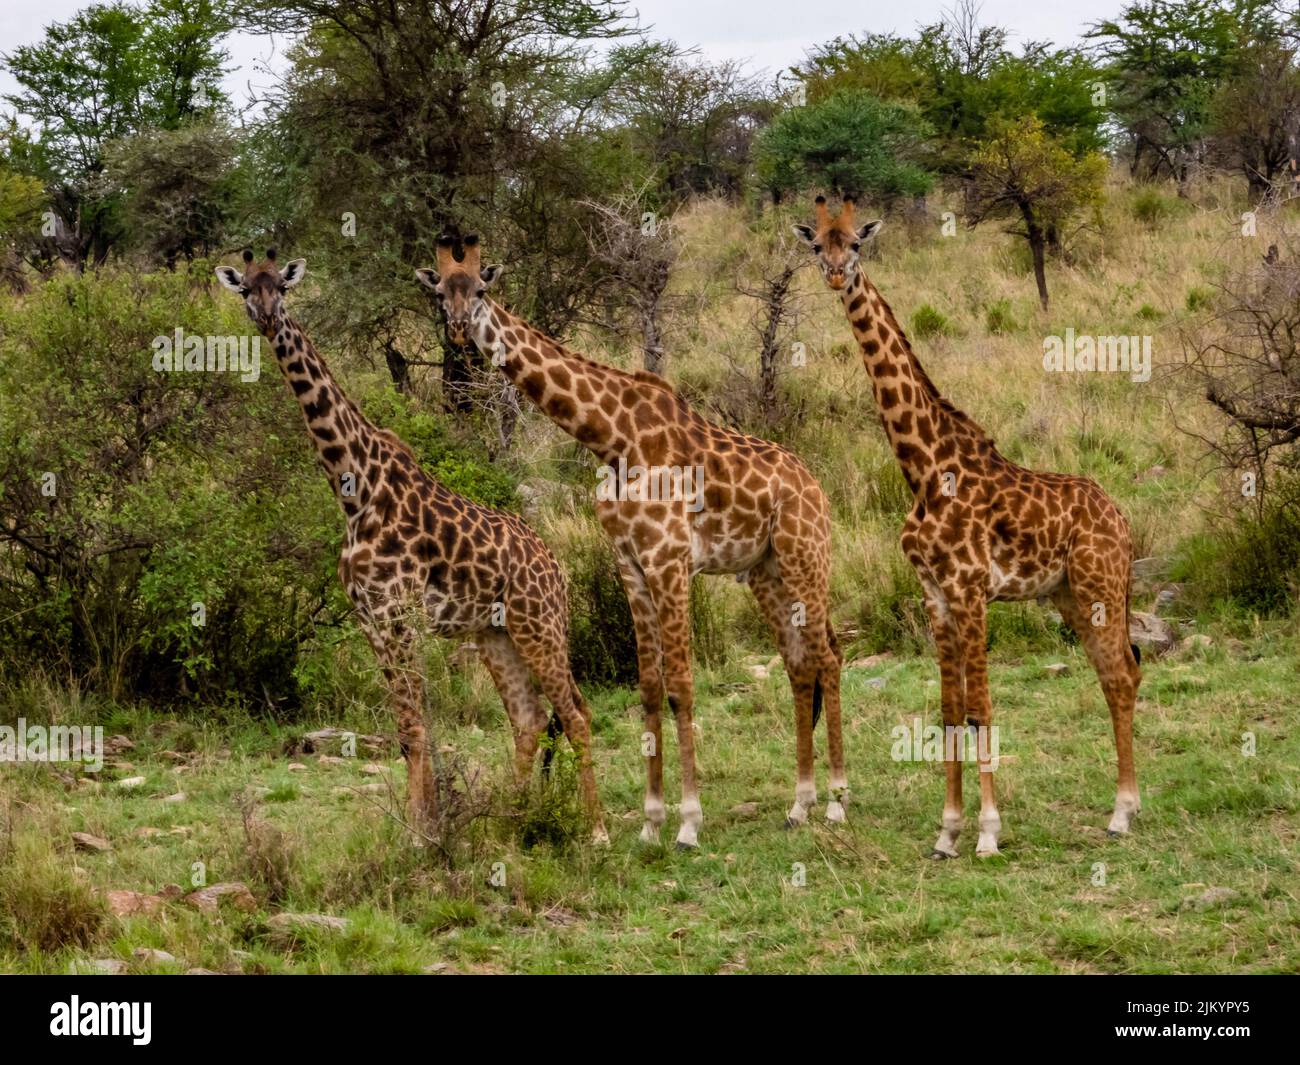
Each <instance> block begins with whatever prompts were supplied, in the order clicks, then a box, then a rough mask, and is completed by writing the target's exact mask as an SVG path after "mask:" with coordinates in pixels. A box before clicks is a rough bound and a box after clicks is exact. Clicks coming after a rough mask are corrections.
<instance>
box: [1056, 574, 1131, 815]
mask: <svg viewBox="0 0 1300 1065" xmlns="http://www.w3.org/2000/svg"><path fill="white" fill-rule="evenodd" d="M1125 568H1126V569H1127V559H1126V560H1125ZM1069 573H1070V583H1069V585H1068V586H1065V587H1062V588H1061V589H1059V590H1058V591H1057V592H1056V593H1055V594H1054V595H1053V596H1052V599H1053V601H1054V602H1055V603H1056V606H1057V609H1058V610H1060V612H1061V617H1062V618H1063V619H1064V620H1065V622H1066V623H1067V624H1068V625H1069V626H1070V628H1072V629H1074V631H1075V632H1076V633H1077V634H1078V636H1079V640H1080V642H1081V643H1082V644H1083V648H1084V650H1085V651H1086V652H1087V654H1088V660H1089V661H1090V662H1091V663H1092V667H1093V669H1095V670H1096V672H1097V679H1098V680H1099V681H1100V682H1101V690H1102V694H1103V695H1104V696H1105V698H1106V705H1107V706H1108V707H1109V708H1110V720H1111V728H1112V730H1113V731H1114V733H1115V755H1116V761H1117V763H1118V783H1117V786H1116V790H1115V810H1114V813H1113V814H1112V815H1111V819H1110V824H1109V825H1108V826H1107V829H1106V831H1107V833H1108V834H1109V835H1111V836H1119V835H1123V834H1125V833H1127V832H1128V830H1129V824H1130V822H1131V821H1132V819H1133V815H1134V814H1135V813H1137V812H1138V811H1139V810H1140V809H1141V808H1142V803H1141V799H1140V797H1139V795H1138V786H1137V772H1136V770H1135V769H1134V765H1133V710H1134V706H1135V704H1136V702H1137V689H1138V684H1139V683H1140V681H1141V679H1142V671H1141V669H1139V668H1138V664H1137V662H1136V661H1135V660H1134V658H1133V652H1132V650H1131V648H1130V647H1129V640H1128V588H1127V573H1125V576H1124V578H1123V579H1121V580H1107V579H1106V578H1105V576H1104V575H1102V574H1092V573H1089V572H1087V571H1086V569H1085V568H1084V567H1083V566H1080V565H1078V564H1076V563H1074V561H1073V560H1071V565H1070V568H1069Z"/></svg>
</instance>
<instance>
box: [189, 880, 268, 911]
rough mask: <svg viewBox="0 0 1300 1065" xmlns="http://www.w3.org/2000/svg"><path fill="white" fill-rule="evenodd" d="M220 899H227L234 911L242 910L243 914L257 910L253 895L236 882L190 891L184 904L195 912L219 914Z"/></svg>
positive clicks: (245, 886) (244, 886) (244, 885)
mask: <svg viewBox="0 0 1300 1065" xmlns="http://www.w3.org/2000/svg"><path fill="white" fill-rule="evenodd" d="M222 899H229V900H230V902H231V904H232V905H233V906H234V907H235V909H237V910H243V911H244V912H245V913H251V912H252V911H253V910H255V909H257V900H256V899H255V898H253V893H252V892H251V891H249V890H248V886H247V885H246V884H241V883H239V882H238V881H235V882H230V883H221V884H211V885H209V886H208V887H205V888H200V889H199V890H198V891H192V892H190V893H189V894H188V895H186V896H185V901H186V902H188V903H189V904H190V905H191V906H193V907H194V908H195V909H196V910H201V911H202V912H204V913H217V912H219V911H220V909H221V901H222Z"/></svg>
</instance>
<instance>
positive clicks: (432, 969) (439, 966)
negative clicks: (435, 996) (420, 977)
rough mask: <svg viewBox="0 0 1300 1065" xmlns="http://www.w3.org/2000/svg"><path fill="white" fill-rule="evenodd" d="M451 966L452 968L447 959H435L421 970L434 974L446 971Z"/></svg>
mask: <svg viewBox="0 0 1300 1065" xmlns="http://www.w3.org/2000/svg"><path fill="white" fill-rule="evenodd" d="M449 968H451V966H449V965H448V964H447V963H446V962H445V961H435V962H434V963H433V964H432V965H426V966H425V967H424V968H423V969H421V970H420V972H422V973H428V974H429V975H430V976H433V975H435V974H437V973H445V972H446V971H447V970H448V969H449Z"/></svg>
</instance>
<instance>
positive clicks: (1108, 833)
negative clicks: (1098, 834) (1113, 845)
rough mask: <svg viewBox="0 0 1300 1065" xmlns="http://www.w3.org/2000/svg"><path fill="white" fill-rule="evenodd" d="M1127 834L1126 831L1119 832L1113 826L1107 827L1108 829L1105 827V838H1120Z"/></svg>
mask: <svg viewBox="0 0 1300 1065" xmlns="http://www.w3.org/2000/svg"><path fill="white" fill-rule="evenodd" d="M1127 835H1128V833H1127V832H1120V831H1118V830H1116V829H1113V828H1108V829H1106V838H1107V839H1122V838H1123V837H1124V836H1127Z"/></svg>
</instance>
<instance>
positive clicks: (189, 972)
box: [185, 968, 221, 976]
mask: <svg viewBox="0 0 1300 1065" xmlns="http://www.w3.org/2000/svg"><path fill="white" fill-rule="evenodd" d="M185 975H186V976H220V975H221V973H219V972H216V971H214V970H212V969H197V968H196V969H186V970H185Z"/></svg>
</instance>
